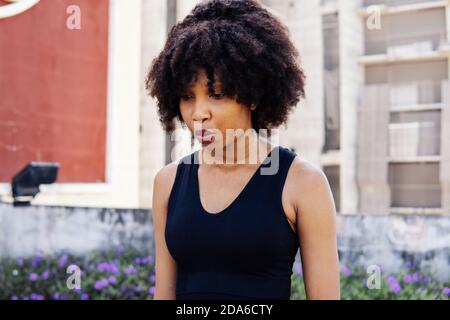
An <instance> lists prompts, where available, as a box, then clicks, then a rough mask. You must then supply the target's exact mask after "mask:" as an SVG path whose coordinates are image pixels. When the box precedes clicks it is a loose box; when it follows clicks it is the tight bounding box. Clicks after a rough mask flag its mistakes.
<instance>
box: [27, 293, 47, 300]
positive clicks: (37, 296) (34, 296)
mask: <svg viewBox="0 0 450 320" xmlns="http://www.w3.org/2000/svg"><path fill="white" fill-rule="evenodd" d="M30 299H31V300H44V296H42V295H40V294H36V293H32V294H31V296H30Z"/></svg>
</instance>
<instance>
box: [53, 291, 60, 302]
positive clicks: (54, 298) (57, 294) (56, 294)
mask: <svg viewBox="0 0 450 320" xmlns="http://www.w3.org/2000/svg"><path fill="white" fill-rule="evenodd" d="M53 300H59V292H55V293H54V294H53Z"/></svg>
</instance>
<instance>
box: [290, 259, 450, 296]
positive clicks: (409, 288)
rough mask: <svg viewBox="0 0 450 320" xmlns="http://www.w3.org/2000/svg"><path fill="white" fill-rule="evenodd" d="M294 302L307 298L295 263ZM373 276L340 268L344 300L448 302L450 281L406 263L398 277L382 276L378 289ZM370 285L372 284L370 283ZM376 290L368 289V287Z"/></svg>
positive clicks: (293, 278) (359, 269) (360, 271)
mask: <svg viewBox="0 0 450 320" xmlns="http://www.w3.org/2000/svg"><path fill="white" fill-rule="evenodd" d="M294 271H295V272H294V274H293V275H292V294H291V299H305V298H306V294H305V289H304V285H303V272H302V268H301V265H299V264H295V267H294ZM369 277H370V274H367V273H366V270H365V269H364V268H360V267H359V268H354V269H353V270H350V268H348V267H347V266H343V267H342V268H341V277H340V280H341V299H344V300H375V299H379V300H430V299H432V300H436V299H449V297H450V288H449V287H450V282H446V283H440V282H438V281H437V280H435V279H433V277H432V275H430V274H425V273H421V272H420V271H419V270H417V269H415V268H414V267H412V266H411V264H410V263H406V264H405V267H404V268H403V270H402V271H401V272H399V273H398V274H395V275H393V274H387V275H383V273H381V276H380V282H379V284H380V285H379V288H377V287H376V286H370V285H371V284H372V285H373V284H374V283H373V282H371V281H370V280H369V281H368V279H369ZM368 282H369V283H368ZM368 284H369V286H370V287H372V288H373V289H369V286H368Z"/></svg>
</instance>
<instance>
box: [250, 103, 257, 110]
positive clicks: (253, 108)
mask: <svg viewBox="0 0 450 320" xmlns="http://www.w3.org/2000/svg"><path fill="white" fill-rule="evenodd" d="M255 109H256V105H255V104H254V103H252V105H251V106H250V110H252V111H253V110H255Z"/></svg>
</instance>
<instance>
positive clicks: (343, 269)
mask: <svg viewBox="0 0 450 320" xmlns="http://www.w3.org/2000/svg"><path fill="white" fill-rule="evenodd" d="M341 272H342V274H343V275H344V277H346V278H348V277H349V276H350V274H351V272H350V269H349V268H348V267H347V266H344V267H342V270H341Z"/></svg>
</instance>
